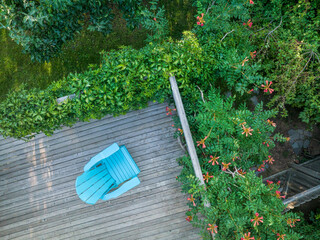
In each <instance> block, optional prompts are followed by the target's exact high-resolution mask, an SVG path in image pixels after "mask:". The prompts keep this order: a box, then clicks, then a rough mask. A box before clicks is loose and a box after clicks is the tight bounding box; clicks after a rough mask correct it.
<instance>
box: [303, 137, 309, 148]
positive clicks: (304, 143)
mask: <svg viewBox="0 0 320 240" xmlns="http://www.w3.org/2000/svg"><path fill="white" fill-rule="evenodd" d="M309 144H310V141H309V140H308V139H307V140H304V142H303V148H308V147H309Z"/></svg>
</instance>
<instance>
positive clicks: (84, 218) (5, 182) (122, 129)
mask: <svg viewBox="0 0 320 240" xmlns="http://www.w3.org/2000/svg"><path fill="white" fill-rule="evenodd" d="M165 106H166V105H164V104H158V103H156V104H155V103H152V104H150V106H149V107H148V108H146V109H143V110H139V111H133V112H130V113H128V114H126V115H124V116H120V117H116V118H113V117H111V116H107V117H105V118H103V119H101V120H93V121H91V122H90V123H77V124H76V125H75V126H74V127H72V128H63V129H62V130H60V131H57V132H56V133H55V134H54V135H53V136H51V137H46V136H44V135H43V134H39V135H38V136H37V137H36V138H35V139H34V140H32V141H30V142H28V143H25V142H23V141H17V140H14V139H3V138H2V137H0V239H3V240H4V239H10V240H11V239H23V240H25V239H46V240H47V239H108V240H109V239H116V240H118V239H200V236H199V235H198V230H197V229H194V228H192V226H191V224H190V223H188V222H187V221H186V220H185V217H186V216H185V212H186V210H187V209H188V206H187V204H186V203H187V200H186V198H187V196H185V195H184V194H182V193H181V188H180V184H179V183H178V182H177V181H176V176H177V175H178V174H179V172H180V167H179V166H178V164H177V162H176V158H178V157H180V156H182V155H183V151H182V150H181V148H180V146H179V144H178V143H177V141H176V140H175V139H174V138H173V137H172V135H173V131H174V130H173V128H172V126H171V125H172V124H173V122H172V119H171V117H169V116H166V113H165ZM114 142H117V143H118V144H119V145H123V144H124V145H126V147H127V148H128V150H129V152H130V153H131V155H132V157H133V158H134V160H135V161H136V163H137V165H138V166H139V168H140V170H141V173H140V174H139V179H140V180H141V184H140V185H139V186H138V187H136V188H134V189H132V190H130V191H128V192H127V193H125V194H124V195H122V196H120V197H119V198H117V199H114V200H110V201H105V202H103V201H101V200H99V201H98V203H97V204H96V205H93V206H92V205H87V204H85V203H83V202H82V201H81V200H80V199H79V198H78V196H77V194H76V192H75V187H74V184H75V179H76V177H77V176H79V175H81V174H82V171H83V167H84V165H85V164H86V163H87V162H88V161H89V159H90V158H91V157H93V156H94V155H95V154H97V153H98V152H100V151H101V150H103V149H104V148H106V147H107V146H109V145H110V144H112V143H114Z"/></svg>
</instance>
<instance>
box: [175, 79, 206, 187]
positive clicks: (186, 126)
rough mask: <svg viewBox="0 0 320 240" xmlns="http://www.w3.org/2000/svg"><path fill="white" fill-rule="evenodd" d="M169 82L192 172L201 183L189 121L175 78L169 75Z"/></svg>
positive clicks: (200, 172)
mask: <svg viewBox="0 0 320 240" xmlns="http://www.w3.org/2000/svg"><path fill="white" fill-rule="evenodd" d="M170 84H171V89H172V94H173V98H174V102H175V105H176V108H177V112H178V115H179V119H180V123H181V125H182V129H183V134H184V138H185V140H186V142H187V148H188V152H189V155H190V158H191V161H192V166H193V169H194V173H195V175H196V177H197V178H198V179H199V180H200V182H201V184H204V181H203V176H202V171H201V167H200V164H199V159H198V156H197V152H196V148H195V146H194V143H193V139H192V135H191V132H190V127H189V123H188V120H187V117H186V113H185V111H184V107H183V103H182V99H181V96H180V92H179V88H178V84H177V81H176V78H175V77H174V76H171V77H170Z"/></svg>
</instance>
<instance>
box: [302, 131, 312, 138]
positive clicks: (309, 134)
mask: <svg viewBox="0 0 320 240" xmlns="http://www.w3.org/2000/svg"><path fill="white" fill-rule="evenodd" d="M303 133H304V136H306V137H311V136H312V133H311V132H309V131H304V132H303Z"/></svg>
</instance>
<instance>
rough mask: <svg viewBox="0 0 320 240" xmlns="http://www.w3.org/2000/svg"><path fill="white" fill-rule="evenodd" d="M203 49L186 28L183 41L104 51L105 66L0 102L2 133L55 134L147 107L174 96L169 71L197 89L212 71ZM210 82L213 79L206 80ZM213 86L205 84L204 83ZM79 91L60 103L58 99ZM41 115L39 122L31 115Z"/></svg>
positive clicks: (19, 135) (188, 85)
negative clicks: (64, 127)
mask: <svg viewBox="0 0 320 240" xmlns="http://www.w3.org/2000/svg"><path fill="white" fill-rule="evenodd" d="M201 52H202V50H201V47H200V45H199V44H198V42H197V39H196V38H195V36H194V35H193V34H192V33H190V32H186V33H185V37H184V38H183V39H182V40H180V41H167V42H164V43H162V44H152V43H150V44H148V45H147V46H145V47H143V48H141V49H140V50H135V49H132V48H131V47H124V48H122V49H121V50H118V51H115V50H113V51H110V52H106V53H104V54H103V62H102V64H101V66H100V67H92V68H91V69H90V70H88V71H86V72H84V73H82V74H77V73H75V74H70V75H69V76H68V77H67V78H65V79H63V80H60V81H57V82H55V83H53V84H51V85H50V86H49V87H48V88H47V89H45V90H31V91H23V90H22V91H20V92H17V93H12V94H10V95H9V96H8V98H7V99H6V100H5V101H3V102H2V103H1V104H0V133H1V134H2V135H3V136H5V137H6V136H11V137H15V138H24V137H27V138H30V137H32V135H33V134H34V133H38V132H40V131H42V132H44V133H46V134H52V133H53V132H54V130H56V129H58V128H60V127H61V126H62V125H71V124H73V123H74V122H75V121H77V120H80V121H83V120H85V121H86V120H89V119H91V118H101V117H103V116H105V115H106V114H114V115H118V114H124V113H126V112H127V111H128V110H131V109H138V108H142V107H143V106H146V105H147V102H148V101H151V100H158V101H160V102H163V101H164V100H165V99H167V98H168V97H169V96H170V86H169V81H168V77H169V73H172V74H175V75H176V76H177V79H179V84H180V86H181V87H182V89H185V91H183V92H182V94H186V92H188V89H189V88H190V89H195V87H194V85H195V84H194V82H196V79H198V78H199V76H201V75H203V74H206V75H210V73H209V72H208V71H210V69H209V68H207V69H205V71H206V72H205V73H204V70H203V69H202V65H203V63H204V62H205V61H207V59H205V58H201ZM207 81H208V80H207ZM204 85H208V82H205V81H204V82H203V83H202V84H201V85H200V86H204ZM70 94H76V96H77V97H76V98H75V99H74V100H72V101H67V102H66V103H64V104H62V105H58V104H57V103H56V102H55V100H54V99H56V98H58V97H62V96H65V95H70ZM33 118H37V121H32V120H31V119H33Z"/></svg>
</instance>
